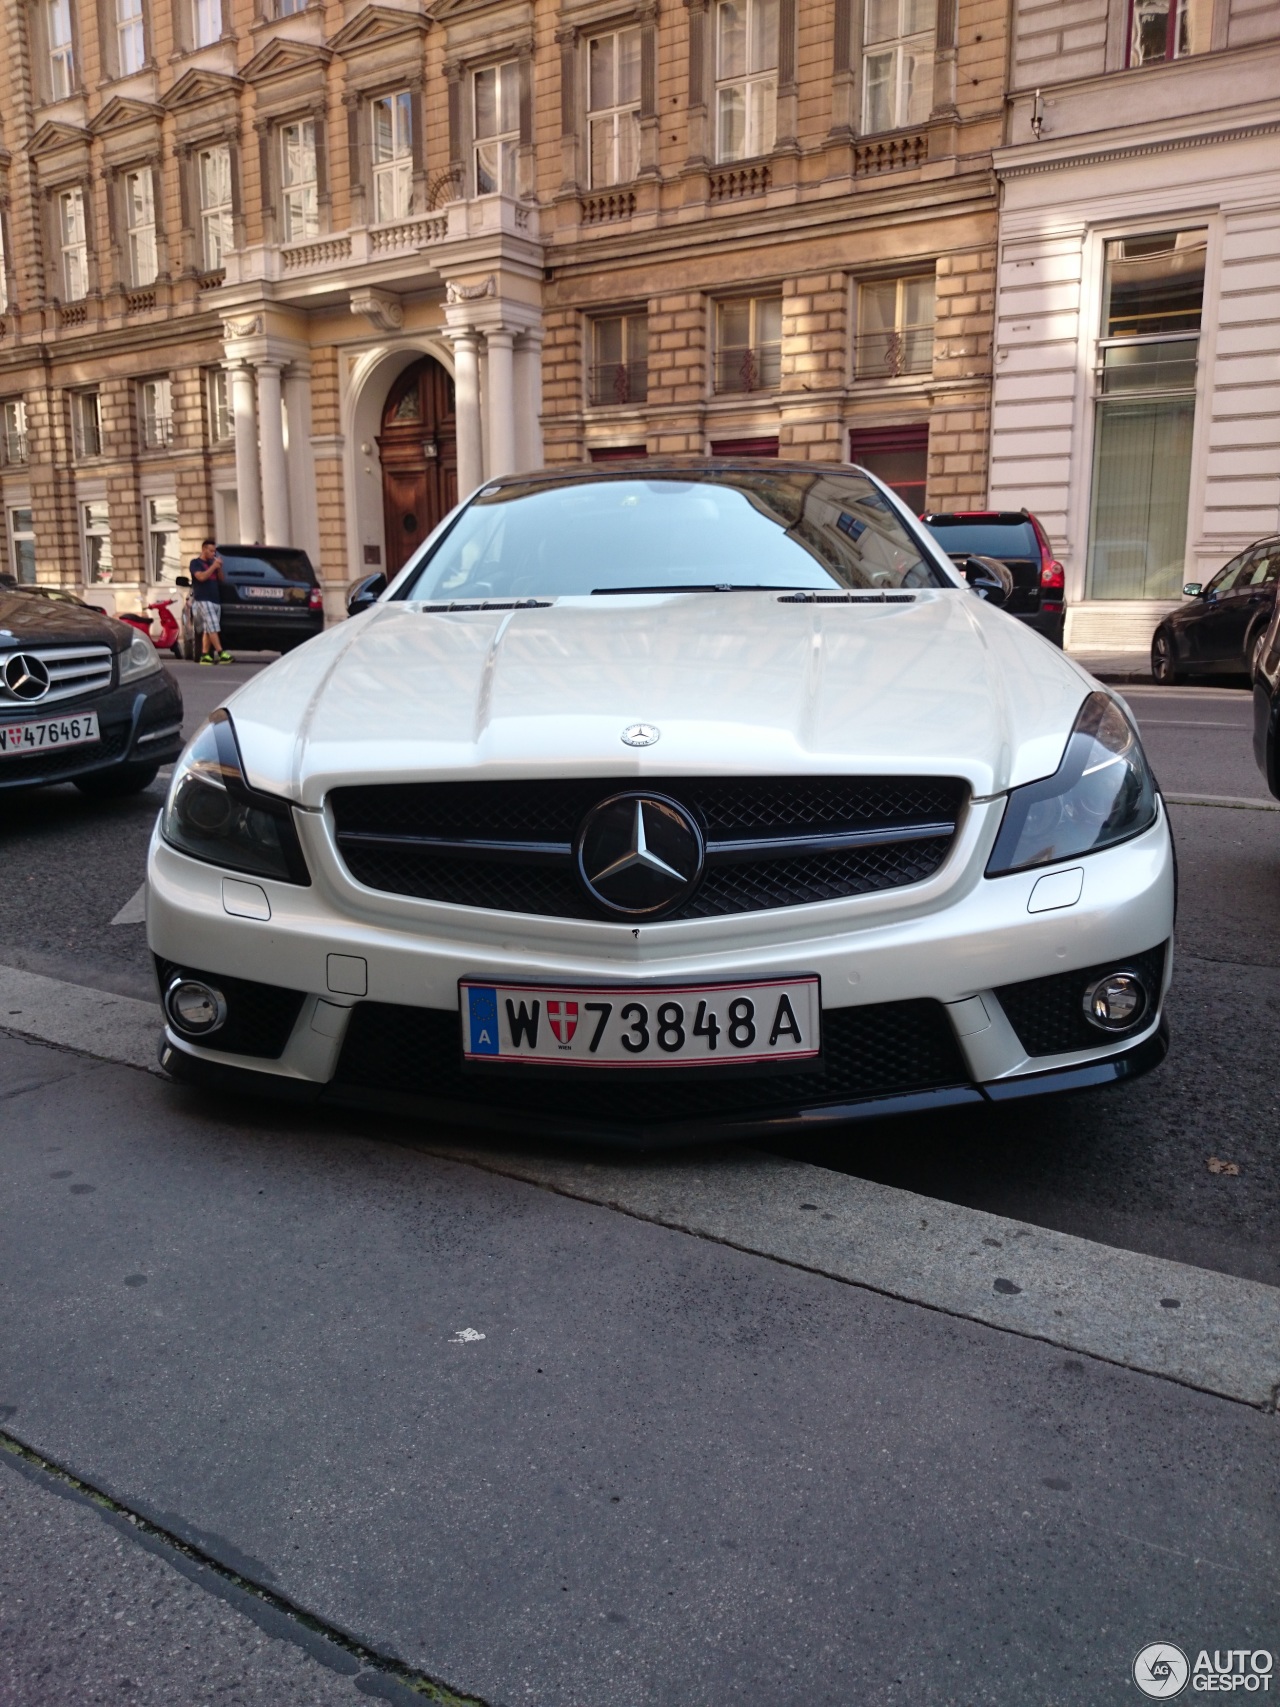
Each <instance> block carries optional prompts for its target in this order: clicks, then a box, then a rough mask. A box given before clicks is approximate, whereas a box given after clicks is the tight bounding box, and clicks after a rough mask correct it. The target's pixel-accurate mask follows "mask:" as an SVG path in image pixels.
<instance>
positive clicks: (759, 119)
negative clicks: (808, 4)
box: [715, 0, 780, 162]
mask: <svg viewBox="0 0 1280 1707" xmlns="http://www.w3.org/2000/svg"><path fill="white" fill-rule="evenodd" d="M779 9H780V8H779V0H719V4H718V5H717V6H716V11H715V29H716V44H715V51H716V159H717V160H718V161H722V162H723V161H732V160H749V159H752V158H754V157H755V156H757V155H760V154H769V153H771V152H772V150H773V145H774V141H775V139H776V136H777V127H778V42H779V36H778V23H779Z"/></svg>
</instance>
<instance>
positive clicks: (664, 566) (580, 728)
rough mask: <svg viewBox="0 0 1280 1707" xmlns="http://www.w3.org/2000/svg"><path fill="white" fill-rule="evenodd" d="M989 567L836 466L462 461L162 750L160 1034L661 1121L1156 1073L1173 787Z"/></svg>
mask: <svg viewBox="0 0 1280 1707" xmlns="http://www.w3.org/2000/svg"><path fill="white" fill-rule="evenodd" d="M995 567H996V566H992V565H990V564H987V563H985V562H984V560H981V559H978V560H972V561H970V562H968V563H966V564H964V565H963V566H962V568H963V573H962V572H961V570H958V569H957V568H956V567H955V566H954V565H953V564H952V562H951V560H950V559H949V558H948V557H947V556H946V555H945V553H943V552H942V550H941V549H940V547H938V546H937V545H936V544H935V543H934V542H933V541H932V539H931V538H930V536H929V535H928V534H927V532H926V531H925V529H924V528H923V527H922V526H921V525H920V524H919V523H918V522H917V521H916V520H915V519H914V518H913V517H912V516H911V514H910V512H909V511H908V510H907V509H906V508H905V507H904V506H903V505H902V503H900V501H899V500H898V499H897V498H896V497H895V496H894V495H893V494H892V493H891V492H890V491H889V490H888V489H887V488H886V487H884V486H883V485H881V484H880V483H879V482H877V481H876V480H875V479H873V478H872V477H871V476H870V475H868V474H865V473H863V472H861V471H859V470H856V469H851V468H844V467H832V466H830V465H823V466H818V465H802V464H790V463H784V462H778V463H763V462H754V463H752V462H714V461H712V462H698V463H682V462H679V461H659V460H652V461H649V462H646V463H631V464H626V465H620V464H613V465H605V466H603V467H601V466H597V467H591V468H566V469H561V470H548V471H543V472H540V473H536V474H527V475H520V476H513V477H510V478H504V479H501V480H494V481H492V482H490V483H489V484H488V485H486V486H483V487H482V488H481V489H480V490H479V491H477V492H476V493H474V494H473V495H472V496H471V497H470V499H469V500H467V501H466V502H465V503H463V504H462V505H460V506H459V507H458V508H457V509H455V510H454V511H453V512H452V513H451V514H450V515H449V516H448V517H447V518H446V520H445V521H444V522H443V523H442V524H441V525H440V527H439V528H437V529H436V531H435V532H434V534H433V535H432V536H431V537H430V538H429V539H428V540H427V541H426V542H425V543H424V544H423V545H422V546H421V548H420V549H419V550H418V552H417V554H416V555H415V556H414V557H413V559H412V560H411V561H410V562H409V564H408V565H407V566H406V568H405V569H404V570H403V571H402V572H401V573H400V574H399V575H398V576H397V577H396V578H395V580H394V581H393V582H392V584H391V585H390V586H389V587H386V588H385V589H377V588H375V589H372V590H371V589H369V588H364V589H362V591H363V592H364V594H365V595H369V594H370V593H371V592H372V591H380V596H378V597H376V599H374V598H372V597H367V601H366V602H368V604H369V608H368V609H367V610H363V611H360V613H359V614H357V615H356V616H355V617H354V618H353V619H352V620H351V621H349V622H346V623H344V624H340V625H338V626H336V627H333V628H331V629H329V630H328V631H327V632H326V633H324V634H322V635H320V636H319V637H317V638H316V639H314V640H312V641H310V642H309V643H308V644H307V645H305V646H303V647H302V648H301V649H300V650H298V651H295V652H293V653H292V654H290V656H289V657H287V658H284V659H282V660H281V661H280V662H279V663H277V664H274V665H272V666H271V668H270V669H268V670H265V671H263V672H262V674H260V675H259V676H258V677H257V678H256V679H255V680H254V681H252V682H250V683H249V684H248V685H246V686H244V687H242V688H240V689H239V691H238V692H236V693H235V694H233V695H232V696H231V698H230V699H229V700H228V701H227V703H226V705H225V706H224V707H223V708H222V709H220V710H218V711H216V712H215V713H214V715H213V716H212V718H211V719H210V720H209V722H207V723H206V724H205V725H204V727H203V728H202V729H201V730H200V732H199V733H198V734H197V735H196V737H195V739H194V740H193V741H192V743H191V745H190V746H189V747H188V748H187V750H186V752H185V754H184V755H183V757H182V759H181V760H180V762H179V763H178V765H177V766H176V768H175V772H174V777H173V783H172V786H171V788H170V790H169V795H168V800H167V802H166V805H165V808H164V811H163V813H162V814H161V817H160V820H159V822H158V824H157V827H156V832H155V836H154V838H153V840H152V844H151V851H150V860H149V869H148V895H147V928H148V935H149V940H150V945H151V949H152V951H153V953H154V955H155V960H156V967H157V971H158V975H159V984H160V993H161V997H162V1000H163V1003H164V1010H165V1020H166V1028H165V1035H164V1041H163V1044H162V1048H161V1059H162V1061H163V1063H164V1065H165V1067H166V1068H167V1069H168V1071H169V1072H170V1073H171V1074H173V1075H174V1076H175V1077H177V1078H180V1079H184V1080H191V1081H194V1082H196V1083H204V1084H210V1085H213V1086H219V1087H220V1086H236V1087H239V1088H241V1089H244V1088H253V1089H255V1090H258V1091H263V1092H270V1093H274V1094H277V1095H285V1096H292V1097H299V1098H317V1099H321V1100H324V1101H335V1102H353V1103H359V1104H364V1105H374V1106H378V1107H382V1108H385V1109H391V1110H399V1111H404V1112H410V1111H414V1110H423V1109H426V1110H431V1111H434V1112H435V1113H436V1114H438V1115H439V1116H442V1117H445V1118H448V1119H466V1120H472V1121H479V1122H483V1123H484V1124H486V1125H491V1126H499V1127H507V1128H512V1129H517V1130H520V1131H526V1132H527V1131H539V1130H540V1131H553V1132H555V1133H557V1134H560V1135H578V1136H581V1137H589V1138H605V1139H612V1140H621V1141H629V1142H633V1143H641V1144H662V1143H673V1142H683V1141H687V1140H689V1139H706V1138H707V1137H708V1136H715V1135H726V1136H727V1135H735V1136H742V1135H750V1134H760V1133H763V1132H768V1131H771V1130H775V1129H780V1128H783V1127H786V1126H796V1125H801V1126H805V1127H813V1126H818V1125H822V1124H826V1123H834V1122H840V1121H848V1120H853V1119H859V1118H863V1117H867V1116H878V1115H882V1114H890V1113H898V1112H908V1111H915V1110H926V1109H937V1108H942V1107H946V1106H948V1105H956V1104H966V1103H968V1104H981V1103H988V1102H1004V1101H1007V1100H1009V1099H1012V1098H1019V1097H1030V1096H1036V1095H1040V1094H1042V1093H1045V1092H1053V1091H1062V1090H1071V1089H1076V1088H1079V1087H1082V1086H1088V1085H1101V1084H1104V1083H1106V1082H1108V1081H1112V1080H1117V1079H1123V1078H1128V1077H1131V1076H1133V1075H1135V1074H1138V1073H1141V1072H1143V1071H1145V1070H1146V1069H1148V1068H1150V1067H1153V1066H1155V1065H1156V1064H1157V1063H1158V1062H1159V1061H1160V1060H1161V1059H1162V1058H1163V1056H1164V1053H1165V1048H1166V1033H1165V1027H1164V1021H1163V1016H1162V1004H1163V999H1164V994H1165V991H1166V988H1167V986H1168V981H1169V975H1170V939H1171V936H1172V930H1173V912H1174V859H1173V848H1172V843H1171V841H1170V835H1169V825H1168V820H1167V818H1166V814H1165V809H1164V805H1163V802H1162V800H1161V798H1160V795H1159V792H1158V790H1157V788H1156V785H1155V782H1154V780H1153V778H1152V775H1151V772H1150V770H1149V768H1148V765H1147V761H1146V758H1145V757H1144V755H1143V751H1142V746H1141V743H1140V741H1139V739H1138V736H1137V733H1136V731H1135V729H1134V725H1133V721H1132V719H1131V717H1130V715H1129V712H1128V710H1127V709H1126V707H1125V705H1124V703H1123V702H1122V701H1121V700H1120V699H1118V698H1117V697H1116V696H1115V695H1113V694H1111V693H1109V692H1108V691H1107V690H1106V689H1105V688H1102V687H1100V686H1099V684H1098V683H1097V682H1096V681H1094V680H1093V678H1092V677H1090V676H1089V675H1088V674H1086V672H1085V671H1084V670H1083V669H1081V668H1080V667H1079V666H1078V665H1076V664H1075V663H1073V662H1072V661H1071V659H1070V658H1068V657H1066V656H1064V655H1063V653H1061V652H1060V651H1058V650H1056V649H1055V648H1054V647H1053V646H1051V645H1050V644H1048V643H1047V642H1046V641H1044V640H1042V639H1041V638H1040V637H1039V636H1037V635H1035V634H1033V633H1031V632H1029V631H1028V630H1027V629H1026V628H1025V627H1024V626H1023V625H1022V624H1021V623H1019V622H1017V621H1015V620H1014V619H1013V618H1012V617H1009V616H1006V615H1005V614H1004V613H1003V612H1002V611H1001V610H999V609H998V608H996V605H995V603H994V602H993V601H992V597H990V596H989V595H994V597H995V598H996V599H998V597H999V593H1000V587H1001V583H1000V581H999V579H998V576H997V574H996V573H995ZM971 582H972V583H973V584H972V585H971V584H970V583H971ZM358 602H359V595H357V603H358Z"/></svg>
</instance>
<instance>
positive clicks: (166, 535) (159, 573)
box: [147, 493, 182, 587]
mask: <svg viewBox="0 0 1280 1707" xmlns="http://www.w3.org/2000/svg"><path fill="white" fill-rule="evenodd" d="M180 544H181V540H180V536H179V531H178V500H177V498H176V497H175V496H173V495H172V494H171V493H166V494H165V495H164V496H163V497H160V498H148V499H147V573H148V577H149V579H150V580H151V581H152V582H153V583H154V584H155V585H157V586H167V587H172V586H173V585H174V583H175V582H176V581H177V578H178V576H179V575H180V574H181V573H182V554H181V552H180V550H179V545H180Z"/></svg>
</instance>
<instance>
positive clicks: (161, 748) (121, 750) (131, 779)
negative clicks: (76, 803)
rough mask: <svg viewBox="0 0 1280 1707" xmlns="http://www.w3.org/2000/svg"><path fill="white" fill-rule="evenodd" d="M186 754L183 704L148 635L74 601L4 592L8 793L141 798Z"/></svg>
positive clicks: (0, 731) (3, 760)
mask: <svg viewBox="0 0 1280 1707" xmlns="http://www.w3.org/2000/svg"><path fill="white" fill-rule="evenodd" d="M181 751H182V695H181V693H180V692H179V690H178V684H177V683H176V682H175V681H174V679H173V677H172V676H171V675H170V674H169V672H168V671H167V670H166V669H165V668H164V667H163V666H162V664H161V662H160V654H159V653H158V652H157V651H156V649H155V647H154V646H153V645H152V644H151V642H150V641H149V640H148V639H147V637H146V636H145V635H144V634H139V633H138V631H137V630H136V629H133V628H130V627H129V626H128V625H127V624H126V623H123V622H116V621H114V620H113V619H112V618H111V617H107V616H103V615H101V614H100V613H99V612H97V611H95V610H92V609H90V608H89V607H88V606H85V605H80V604H78V603H77V602H75V601H70V602H67V603H64V602H63V601H61V600H55V599H49V598H41V597H39V596H38V595H33V594H32V593H31V592H29V591H27V590H26V589H15V590H10V589H2V590H0V790H3V789H6V788H23V787H30V786H31V785H32V784H34V783H44V782H74V783H75V785H76V787H77V788H79V789H80V790H81V791H82V792H83V793H85V794H88V795H95V796H103V797H105V796H111V795H120V794H136V793H137V792H138V790H139V789H143V788H146V786H147V784H148V783H150V782H151V781H153V780H154V778H155V775H156V772H157V771H158V770H159V769H160V766H161V765H165V764H169V763H171V762H172V761H173V760H174V759H176V758H177V757H178V755H179V753H180V752H181Z"/></svg>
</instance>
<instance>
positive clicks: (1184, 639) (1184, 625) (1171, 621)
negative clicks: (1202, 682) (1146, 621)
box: [1151, 534, 1280, 683]
mask: <svg viewBox="0 0 1280 1707" xmlns="http://www.w3.org/2000/svg"><path fill="white" fill-rule="evenodd" d="M1278 579H1280V535H1275V534H1273V535H1271V537H1270V538H1268V539H1260V540H1258V541H1257V543H1256V544H1254V545H1251V546H1250V547H1249V549H1248V550H1247V551H1242V552H1241V553H1240V555H1239V557H1233V558H1232V559H1231V561H1230V563H1228V564H1227V565H1226V566H1225V568H1222V569H1219V571H1218V573H1217V574H1216V575H1215V576H1214V577H1213V579H1212V580H1211V581H1209V582H1207V583H1206V584H1205V585H1204V586H1201V585H1200V583H1199V581H1188V582H1187V584H1186V586H1185V587H1184V588H1183V589H1182V591H1183V594H1184V595H1185V597H1186V599H1187V601H1188V602H1187V603H1186V604H1185V605H1182V606H1180V607H1179V609H1178V610H1176V611H1173V612H1171V613H1170V614H1169V615H1168V616H1167V617H1165V619H1164V621H1163V622H1162V623H1161V624H1160V626H1159V628H1157V629H1156V631H1155V633H1154V634H1153V635H1152V637H1151V674H1152V676H1153V677H1154V678H1155V679H1156V681H1158V682H1165V683H1173V682H1185V681H1186V680H1187V679H1188V678H1189V677H1191V676H1244V675H1248V676H1252V675H1253V674H1254V673H1255V671H1256V669H1257V664H1258V658H1259V654H1260V651H1261V647H1262V642H1263V639H1264V637H1265V636H1266V632H1267V625H1268V623H1269V622H1270V621H1271V613H1272V612H1273V611H1274V609H1275V604H1276V582H1277V580H1278Z"/></svg>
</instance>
